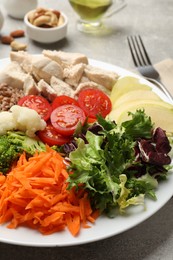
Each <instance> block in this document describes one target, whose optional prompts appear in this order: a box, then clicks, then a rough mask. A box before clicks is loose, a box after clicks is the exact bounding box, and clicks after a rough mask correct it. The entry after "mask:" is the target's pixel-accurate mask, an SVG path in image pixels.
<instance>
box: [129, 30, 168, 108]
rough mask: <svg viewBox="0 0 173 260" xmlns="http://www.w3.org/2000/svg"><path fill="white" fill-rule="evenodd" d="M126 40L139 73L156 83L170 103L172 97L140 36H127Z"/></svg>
mask: <svg viewBox="0 0 173 260" xmlns="http://www.w3.org/2000/svg"><path fill="white" fill-rule="evenodd" d="M127 41H128V44H129V48H130V52H131V55H132V58H133V62H134V64H135V66H136V67H137V69H138V71H139V72H140V74H141V75H143V76H144V77H145V78H146V79H147V80H149V81H151V82H152V83H154V84H155V85H157V86H158V87H159V88H160V89H161V90H162V91H163V93H164V94H165V95H166V96H167V97H168V98H169V100H170V101H171V103H173V97H172V96H171V94H170V93H169V91H168V90H167V89H166V87H165V86H164V85H163V83H161V81H160V75H159V73H158V72H157V71H156V70H155V68H154V67H153V65H152V63H151V60H150V58H149V56H148V53H147V51H146V49H145V46H144V44H143V41H142V38H141V36H140V35H133V36H128V37H127Z"/></svg>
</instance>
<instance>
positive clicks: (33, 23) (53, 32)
mask: <svg viewBox="0 0 173 260" xmlns="http://www.w3.org/2000/svg"><path fill="white" fill-rule="evenodd" d="M24 22H25V25H26V34H27V35H28V37H29V38H31V39H32V40H34V41H37V42H41V43H53V42H57V41H59V40H61V39H63V38H65V36H66V34H67V25H68V18H67V16H66V15H65V14H64V13H62V12H60V11H57V10H52V9H45V8H37V9H35V10H32V11H30V12H28V13H27V14H26V15H25V17H24Z"/></svg>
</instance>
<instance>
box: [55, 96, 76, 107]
mask: <svg viewBox="0 0 173 260" xmlns="http://www.w3.org/2000/svg"><path fill="white" fill-rule="evenodd" d="M67 104H69V105H75V106H79V104H78V102H77V100H76V99H74V98H71V97H69V96H65V95H62V96H57V97H56V98H55V99H54V100H53V102H52V110H54V109H55V108H57V107H59V106H62V105H67Z"/></svg>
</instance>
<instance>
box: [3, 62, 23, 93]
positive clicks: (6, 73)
mask: <svg viewBox="0 0 173 260" xmlns="http://www.w3.org/2000/svg"><path fill="white" fill-rule="evenodd" d="M27 77H28V75H27V74H26V73H25V72H24V71H23V69H22V68H21V67H20V65H19V64H18V63H17V62H11V63H9V64H8V65H7V66H6V67H5V68H4V69H3V70H1V71H0V83H6V84H8V85H10V86H11V87H14V88H16V89H23V84H24V82H25V79H26V78H27Z"/></svg>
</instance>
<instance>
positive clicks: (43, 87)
mask: <svg viewBox="0 0 173 260" xmlns="http://www.w3.org/2000/svg"><path fill="white" fill-rule="evenodd" d="M37 87H38V89H39V92H40V94H41V95H42V96H44V97H45V98H47V99H48V100H49V101H50V102H52V101H53V100H54V99H55V97H56V96H57V93H56V91H55V90H54V89H53V88H52V87H51V86H50V85H49V84H48V83H46V81H44V80H43V79H41V80H40V81H39V82H38V84H37Z"/></svg>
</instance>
